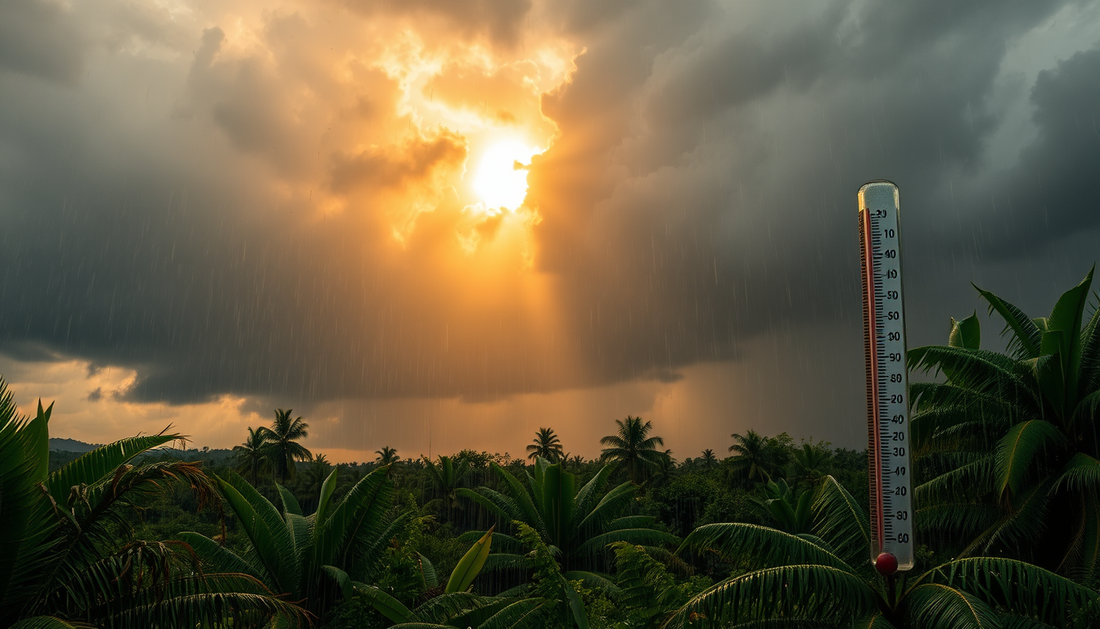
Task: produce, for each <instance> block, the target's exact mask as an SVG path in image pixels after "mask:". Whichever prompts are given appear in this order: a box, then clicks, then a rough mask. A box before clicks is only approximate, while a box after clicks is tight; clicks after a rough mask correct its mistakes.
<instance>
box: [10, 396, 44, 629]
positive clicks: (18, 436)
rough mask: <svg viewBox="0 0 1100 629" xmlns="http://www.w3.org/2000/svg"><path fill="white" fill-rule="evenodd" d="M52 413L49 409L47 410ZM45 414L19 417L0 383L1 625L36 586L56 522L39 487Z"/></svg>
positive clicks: (40, 581)
mask: <svg viewBox="0 0 1100 629" xmlns="http://www.w3.org/2000/svg"><path fill="white" fill-rule="evenodd" d="M51 408H52V407H51ZM49 417H50V409H42V405H41V404H39V412H38V414H37V416H35V417H34V418H33V419H29V420H28V419H27V418H26V417H22V416H20V415H19V414H18V413H17V411H16V407H15V403H14V401H13V400H12V395H11V393H10V392H9V391H8V390H7V384H6V383H5V382H4V380H3V379H2V378H0V499H2V500H0V516H2V517H0V539H2V540H4V542H3V544H0V624H3V623H4V622H11V621H13V620H15V618H17V616H15V614H16V613H18V611H19V610H21V609H22V608H23V607H24V606H25V605H26V604H27V603H28V600H29V598H30V597H31V596H33V594H34V593H35V592H36V591H37V589H38V588H39V587H40V586H41V583H42V579H43V575H42V566H43V565H44V564H45V563H46V560H47V558H48V557H50V555H51V554H52V553H53V552H54V550H55V548H56V545H57V541H58V540H57V539H56V538H55V537H54V536H53V533H54V532H55V531H56V530H57V527H58V520H57V518H55V517H53V514H52V513H51V510H52V509H51V506H50V503H49V501H47V500H43V493H44V492H43V488H42V485H41V484H40V483H41V482H42V481H44V480H45V478H46V470H47V466H48V463H49V428H48V422H49Z"/></svg>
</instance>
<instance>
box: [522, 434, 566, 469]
mask: <svg viewBox="0 0 1100 629" xmlns="http://www.w3.org/2000/svg"><path fill="white" fill-rule="evenodd" d="M538 457H542V458H544V459H546V460H547V461H550V462H551V463H557V462H558V461H561V460H562V459H563V458H564V450H562V447H561V440H560V439H558V436H557V435H556V434H554V429H553V428H539V431H538V432H536V433H535V439H534V441H532V442H531V445H529V446H527V458H529V459H531V460H532V461H534V460H535V459H537V458H538Z"/></svg>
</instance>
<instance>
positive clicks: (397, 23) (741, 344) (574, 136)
mask: <svg viewBox="0 0 1100 629" xmlns="http://www.w3.org/2000/svg"><path fill="white" fill-rule="evenodd" d="M180 6H181V7H182V6H185V7H186V8H187V10H186V11H183V10H177V11H174V12H173V11H170V10H168V9H165V8H163V7H161V5H155V6H154V5H153V4H152V3H149V5H148V6H146V4H145V3H127V4H123V3H117V4H115V3H104V4H103V5H102V6H100V7H87V6H77V7H67V6H63V5H61V4H55V3H52V2H49V1H47V0H35V1H31V0H20V2H17V3H15V4H12V5H10V6H6V7H5V8H3V9H0V18H2V19H0V24H3V25H4V26H2V27H0V29H2V30H3V33H8V31H11V34H13V36H12V37H7V36H3V34H0V42H3V43H0V93H2V94H3V99H4V102H5V107H4V108H3V109H2V110H0V352H2V353H4V354H6V355H7V356H8V357H10V358H11V359H13V360H15V361H17V362H21V363H28V364H30V363H36V362H37V363H48V362H50V361H65V360H74V359H75V360H79V361H84V362H86V363H88V364H89V365H91V366H92V367H93V368H95V367H96V366H116V367H120V368H126V369H131V370H133V371H135V372H136V378H135V379H134V381H133V382H131V383H129V384H127V385H126V386H125V387H124V388H123V389H121V390H119V391H116V392H114V393H113V395H115V396H116V397H117V398H118V399H121V400H125V401H127V402H129V403H135V404H144V403H153V402H166V403H168V404H190V403H198V402H203V401H210V400H215V399H218V398H219V396H224V395H231V396H236V397H242V398H247V399H250V400H253V403H254V404H256V405H262V404H264V403H267V401H269V400H273V399H292V400H296V402H295V404H296V405H303V404H304V405H314V406H316V407H317V408H320V407H321V406H323V405H330V407H332V405H337V406H338V405H340V404H345V403H351V404H354V403H358V402H364V401H370V400H399V399H404V400H442V399H448V400H451V399H456V398H457V399H461V400H466V401H470V402H477V401H492V400H501V399H508V398H510V397H513V396H523V395H550V394H553V393H555V392H564V391H567V390H569V391H574V392H575V391H577V390H592V391H598V390H600V388H601V387H604V388H609V389H608V390H610V388H613V387H616V386H623V385H627V384H630V383H637V382H655V383H676V382H680V381H682V380H684V379H685V378H691V377H692V376H691V374H698V373H700V372H699V369H703V368H708V366H709V367H722V366H731V365H733V366H739V367H738V368H742V369H745V370H747V371H750V372H751V371H752V369H753V365H755V364H757V362H760V364H764V363H766V364H767V370H768V373H769V374H772V375H770V376H769V378H771V379H772V380H775V379H779V380H790V381H791V382H798V381H803V382H804V381H808V380H814V381H815V384H814V385H813V386H814V387H816V388H815V389H814V390H815V391H819V392H821V391H826V392H835V395H834V393H830V395H831V396H833V397H830V401H829V403H828V404H826V406H827V408H822V405H821V404H820V403H819V402H815V401H814V400H813V396H811V397H810V398H809V399H804V394H798V395H794V394H788V397H790V398H791V399H794V398H799V399H804V401H802V402H798V403H794V402H791V399H788V400H785V401H784V402H783V403H782V404H774V405H773V406H774V409H773V410H772V411H769V410H768V407H769V404H770V402H769V400H771V399H772V398H774V397H775V396H777V395H782V394H783V393H782V392H783V391H784V390H785V389H784V388H783V383H782V382H770V383H769V384H768V385H767V386H764V387H757V389H756V392H755V393H754V392H753V388H752V387H746V388H744V390H740V393H739V395H742V396H743V397H742V398H740V399H738V400H735V401H732V402H731V404H732V406H730V407H729V408H726V409H725V410H724V411H723V415H722V416H721V417H716V418H713V421H714V422H715V425H716V426H718V428H717V429H716V431H717V432H720V433H725V434H728V432H730V431H731V427H735V428H736V427H737V426H738V425H740V424H738V422H742V423H744V422H750V419H746V418H751V421H758V420H759V419H760V418H761V417H762V416H764V415H767V414H768V413H770V412H774V413H776V414H779V415H782V418H781V419H782V421H781V422H780V423H781V425H783V426H803V427H805V428H806V429H807V430H810V429H811V428H812V427H813V426H814V425H820V424H824V425H826V426H828V425H830V424H836V423H838V422H840V421H842V420H843V419H844V418H850V417H853V416H858V415H859V413H860V409H861V408H862V405H863V403H864V400H863V397H862V395H863V391H862V377H863V372H862V369H861V368H860V360H861V355H862V345H861V344H860V341H859V338H860V332H861V325H862V323H861V315H860V312H861V305H860V297H859V284H858V265H859V261H858V250H857V249H856V233H855V225H856V213H855V192H856V190H857V189H858V187H859V186H860V185H861V184H862V183H864V182H866V181H868V180H871V179H877V178H888V179H890V180H892V181H894V182H895V183H897V184H898V185H899V186H900V188H901V195H902V196H901V202H902V212H903V225H904V230H905V233H904V246H905V249H904V254H905V256H906V269H907V277H906V282H907V284H906V288H907V290H908V291H909V295H908V297H907V304H908V305H909V311H908V315H909V333H910V345H919V344H925V343H932V342H941V341H942V340H943V339H944V337H945V322H946V321H947V317H949V316H952V315H954V316H959V315H965V314H968V313H969V312H970V311H971V310H972V309H974V308H975V306H976V301H975V299H974V297H975V295H974V293H973V289H972V288H970V282H972V281H973V282H976V283H979V284H980V285H982V286H983V287H987V288H990V289H993V290H995V291H997V292H1003V293H1004V294H1005V296H1006V297H1008V298H1009V299H1013V300H1017V301H1020V302H1021V305H1023V306H1024V307H1025V308H1030V309H1034V310H1038V311H1041V310H1043V309H1046V308H1049V307H1050V305H1051V304H1052V303H1053V298H1054V296H1055V295H1056V294H1057V293H1058V292H1059V291H1060V290H1064V289H1065V288H1068V287H1069V286H1070V285H1072V284H1073V283H1076V281H1077V280H1079V279H1080V277H1082V276H1083V275H1084V274H1085V272H1086V271H1087V270H1088V268H1089V267H1090V266H1091V265H1092V264H1093V263H1094V262H1095V260H1096V258H1097V257H1100V255H1098V254H1100V207H1098V206H1097V202H1096V200H1095V199H1096V195H1095V192H1094V187H1095V182H1096V180H1097V173H1098V172H1100V130H1098V121H1097V113H1096V112H1098V111H1100V48H1097V45H1098V38H1097V37H1096V36H1095V33H1096V32H1097V30H1096V27H1098V26H1100V3H1097V2H1050V3H1035V2H1024V1H1013V2H1004V1H1003V0H1002V1H1000V2H993V1H991V0H990V1H985V0H973V1H970V2H964V3H959V2H947V1H934V2H922V3H914V4H904V5H898V4H897V3H890V2H885V1H883V0H866V1H858V2H857V1H848V0H844V1H840V0H834V1H830V2H821V3H815V4H814V5H812V7H806V6H799V7H794V6H789V7H788V6H786V5H779V6H777V5H775V3H766V2H743V3H721V2H690V3H683V2H670V1H667V0H648V1H643V2H629V3H625V2H611V1H609V2H565V1H546V2H533V3H528V2H513V1H501V2H488V1H480V0H479V1H473V0H471V1H470V2H464V3H447V2H417V3H366V2H364V3H354V2H353V3H351V4H350V5H348V7H349V8H350V11H349V10H347V9H346V8H345V7H343V6H340V5H337V4H335V3H333V4H317V5H312V4H308V5H307V4H301V5H297V4H295V3H287V4H286V5H285V6H282V7H280V8H279V9H278V10H272V11H260V10H258V9H257V8H256V7H253V6H252V5H251V4H250V3H247V2H238V3H232V4H231V5H229V6H227V7H221V8H218V7H214V6H209V5H208V4H207V3H203V2H195V3H184V4H181V5H180ZM157 7H161V8H159V9H158V8H157ZM242 16H244V17H242ZM242 22H243V23H246V24H248V25H249V27H248V28H247V29H244V30H242V28H241V27H240V26H239V24H240V23H242ZM1090 25H1091V26H1090ZM444 34H446V36H444ZM15 35H18V36H17V37H16V36H15ZM555 59H556V61H555ZM444 105H446V107H448V108H450V109H448V110H447V112H450V113H447V115H449V116H451V117H450V118H446V117H441V116H443V114H440V113H439V111H440V109H439V108H441V107H443V106H444ZM462 121H473V122H462ZM462 124H466V125H467V126H466V127H464V128H460V126H461V125H462ZM488 127H492V128H495V129H519V128H528V129H537V130H538V133H540V134H542V137H544V138H547V139H548V140H549V141H548V142H547V144H548V148H546V150H545V152H543V153H542V154H541V155H536V156H535V157H534V158H533V159H532V162H531V164H530V167H529V177H528V181H529V184H530V189H529V192H528V197H527V202H526V204H525V207H524V208H523V209H521V210H520V211H517V212H515V213H511V214H506V215H491V216H490V215H486V216H481V215H478V214H477V212H476V211H475V210H474V209H472V208H473V205H472V204H473V203H474V202H475V200H474V199H472V198H471V197H470V195H469V193H468V191H467V190H466V189H465V188H464V187H463V186H465V185H466V183H465V182H467V178H466V175H467V174H468V173H469V172H470V170H471V169H472V168H473V164H472V163H471V161H470V160H471V159H472V157H471V156H472V155H473V148H472V147H473V146H474V145H475V144H476V142H477V141H478V139H477V138H478V137H479V136H477V134H478V133H482V132H483V130H484V129H485V128H488ZM1037 314H1038V313H1037ZM991 328H992V326H991ZM811 337H813V340H812V341H807V340H806V339H808V338H811ZM990 339H991V340H992V337H990ZM769 348H770V349H769ZM762 352H764V353H771V354H772V355H770V356H767V357H766V358H762V357H761V353H762ZM754 361H757V362H754ZM761 361H762V362H761ZM697 377H701V376H697ZM685 386H687V385H685ZM711 386H712V389H710V391H711V392H710V393H708V389H707V388H706V387H700V386H699V385H697V384H691V386H690V387H689V388H690V389H691V390H692V391H694V392H695V394H696V395H698V396H702V397H706V396H708V395H713V396H714V397H715V399H719V398H721V399H722V400H723V402H722V404H726V403H727V402H728V400H726V398H725V397H723V395H724V393H721V392H720V391H718V389H721V388H722V387H721V385H719V384H712V385H711ZM88 393H89V394H88V395H87V397H86V399H85V401H86V402H87V403H89V404H93V403H98V402H99V401H100V400H101V399H103V398H108V397H110V395H108V393H109V392H108V391H106V390H100V389H99V388H95V389H94V391H93V390H91V389H89V392H88ZM754 395H755V397H753V396H754ZM625 412H626V411H624V414H625ZM338 414H339V413H338ZM347 421H355V420H354V418H348V419H347ZM784 422H785V423H784ZM829 431H830V429H829V428H825V429H824V430H820V429H819V430H817V431H816V434H818V435H819V436H826V437H828V436H829V435H830V432H829ZM834 432H835V431H834ZM835 438H836V439H838V440H842V441H843V440H848V441H852V442H853V443H856V441H853V440H851V439H850V437H849V436H848V435H847V433H844V434H843V435H841V436H837V437H835Z"/></svg>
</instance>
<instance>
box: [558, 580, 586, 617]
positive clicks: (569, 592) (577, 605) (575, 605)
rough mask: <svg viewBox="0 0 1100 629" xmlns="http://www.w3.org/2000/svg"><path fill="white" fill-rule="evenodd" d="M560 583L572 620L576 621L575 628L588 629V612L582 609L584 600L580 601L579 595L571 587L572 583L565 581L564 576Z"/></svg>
mask: <svg viewBox="0 0 1100 629" xmlns="http://www.w3.org/2000/svg"><path fill="white" fill-rule="evenodd" d="M562 584H563V587H564V589H565V597H566V599H567V600H568V601H569V611H571V612H572V613H573V622H575V623H577V629H588V614H586V613H585V611H584V602H583V601H581V597H580V595H578V594H577V590H575V589H573V584H571V583H569V581H566V580H565V578H564V577H562Z"/></svg>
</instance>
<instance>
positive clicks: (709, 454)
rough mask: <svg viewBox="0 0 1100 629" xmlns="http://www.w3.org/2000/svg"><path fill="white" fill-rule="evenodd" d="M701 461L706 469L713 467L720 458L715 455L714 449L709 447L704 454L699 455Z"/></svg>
mask: <svg viewBox="0 0 1100 629" xmlns="http://www.w3.org/2000/svg"><path fill="white" fill-rule="evenodd" d="M699 462H700V463H702V464H703V467H704V468H706V469H708V470H709V469H713V468H714V466H715V465H718V458H717V457H715V456H714V450H711V449H710V448H707V449H706V450H703V456H701V457H699Z"/></svg>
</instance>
